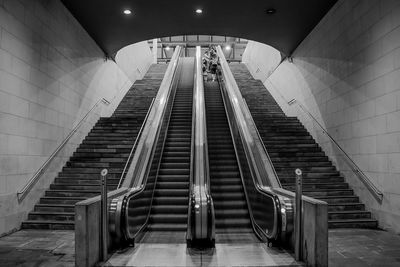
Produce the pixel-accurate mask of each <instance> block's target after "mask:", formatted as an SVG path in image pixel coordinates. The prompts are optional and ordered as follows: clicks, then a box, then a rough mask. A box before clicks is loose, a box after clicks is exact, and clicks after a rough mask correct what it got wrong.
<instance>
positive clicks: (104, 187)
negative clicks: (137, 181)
mask: <svg viewBox="0 0 400 267" xmlns="http://www.w3.org/2000/svg"><path fill="white" fill-rule="evenodd" d="M107 173H108V170H107V169H103V170H102V171H101V173H100V174H101V251H102V255H101V256H102V260H103V261H106V260H107V248H108V244H107V236H108V231H107V227H108V220H107V219H108V218H107Z"/></svg>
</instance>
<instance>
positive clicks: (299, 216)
mask: <svg viewBox="0 0 400 267" xmlns="http://www.w3.org/2000/svg"><path fill="white" fill-rule="evenodd" d="M295 173H296V210H295V211H296V212H295V215H296V225H295V233H296V235H295V258H296V260H297V261H300V260H302V259H301V253H302V242H303V236H302V232H303V225H302V195H303V191H302V187H303V185H302V183H303V181H302V179H303V178H302V172H301V170H300V169H296V170H295Z"/></svg>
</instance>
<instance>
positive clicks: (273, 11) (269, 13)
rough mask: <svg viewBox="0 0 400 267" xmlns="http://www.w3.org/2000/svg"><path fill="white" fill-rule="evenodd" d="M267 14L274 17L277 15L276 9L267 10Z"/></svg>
mask: <svg viewBox="0 0 400 267" xmlns="http://www.w3.org/2000/svg"><path fill="white" fill-rule="evenodd" d="M265 13H267V14H268V15H272V14H275V13H276V9H275V8H267V9H266V10H265Z"/></svg>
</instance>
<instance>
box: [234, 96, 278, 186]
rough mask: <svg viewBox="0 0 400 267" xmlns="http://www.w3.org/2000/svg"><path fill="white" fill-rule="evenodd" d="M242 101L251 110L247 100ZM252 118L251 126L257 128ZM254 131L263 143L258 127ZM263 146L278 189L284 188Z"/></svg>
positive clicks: (262, 143) (263, 145) (263, 146)
mask: <svg viewBox="0 0 400 267" xmlns="http://www.w3.org/2000/svg"><path fill="white" fill-rule="evenodd" d="M242 99H243V101H244V103H245V105H246V107H247V109H249V105H247V101H246V99H245V98H242ZM249 112H250V111H249ZM250 118H251V124H252V125H254V126H256V123H255V121H254V118H253V116H250ZM254 130H255V131H256V134H257V137H258V140H261V141H262V140H263V139H262V138H261V135H260V132H259V131H258V128H257V127H254ZM261 146H262V148H263V151H264V153H265V155H266V156H267V158H268V162H269V163H270V166H271V169H272V172H273V174H274V177H275V178H276V181H277V183H278V188H282V184H281V181H280V180H279V177H278V173H277V172H276V170H275V167H274V164H272V160H271V157H270V156H269V153H268V150H267V148H266V147H265V144H264V142H261Z"/></svg>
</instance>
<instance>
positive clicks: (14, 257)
mask: <svg viewBox="0 0 400 267" xmlns="http://www.w3.org/2000/svg"><path fill="white" fill-rule="evenodd" d="M74 265H75V241H74V232H73V231H41V230H21V231H18V232H16V233H13V234H11V235H8V236H5V237H2V238H0V266H1V267H5V266H13V267H14V266H52V267H53V266H74Z"/></svg>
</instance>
